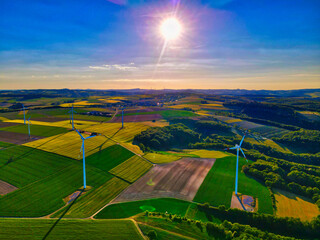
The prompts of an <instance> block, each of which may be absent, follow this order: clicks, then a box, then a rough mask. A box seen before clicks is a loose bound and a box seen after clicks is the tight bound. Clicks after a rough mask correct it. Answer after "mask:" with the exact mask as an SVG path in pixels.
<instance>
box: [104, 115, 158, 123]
mask: <svg viewBox="0 0 320 240" xmlns="http://www.w3.org/2000/svg"><path fill="white" fill-rule="evenodd" d="M161 118H162V116H161V115H160V114H142V115H128V116H123V119H124V122H143V121H152V120H159V119H161ZM121 121H122V117H121V116H118V117H115V118H113V119H112V121H110V122H116V123H120V122H121Z"/></svg>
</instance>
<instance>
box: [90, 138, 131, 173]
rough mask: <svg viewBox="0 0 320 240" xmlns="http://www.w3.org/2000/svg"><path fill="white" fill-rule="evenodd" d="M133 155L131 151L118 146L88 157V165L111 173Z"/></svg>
mask: <svg viewBox="0 0 320 240" xmlns="http://www.w3.org/2000/svg"><path fill="white" fill-rule="evenodd" d="M133 155H134V154H133V153H132V152H130V151H129V150H127V149H125V148H123V147H121V146H120V145H118V144H116V145H113V146H111V147H108V148H106V149H104V150H102V151H99V152H97V153H95V154H93V155H91V156H89V157H87V158H86V163H87V164H88V165H91V166H94V167H96V168H99V169H101V170H103V171H109V170H111V169H112V168H114V167H116V166H117V165H119V164H120V163H122V162H124V161H125V160H127V159H128V158H130V157H132V156H133Z"/></svg>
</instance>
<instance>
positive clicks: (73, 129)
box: [69, 104, 76, 130]
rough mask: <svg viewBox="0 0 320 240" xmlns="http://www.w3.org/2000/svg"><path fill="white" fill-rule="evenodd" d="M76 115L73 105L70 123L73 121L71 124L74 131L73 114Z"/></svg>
mask: <svg viewBox="0 0 320 240" xmlns="http://www.w3.org/2000/svg"><path fill="white" fill-rule="evenodd" d="M74 112H75V113H76V111H75V110H73V104H72V107H71V110H70V111H69V113H70V115H71V116H70V121H71V124H72V130H74V123H73V113H74Z"/></svg>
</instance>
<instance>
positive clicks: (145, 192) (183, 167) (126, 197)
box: [115, 158, 215, 202]
mask: <svg viewBox="0 0 320 240" xmlns="http://www.w3.org/2000/svg"><path fill="white" fill-rule="evenodd" d="M214 162H215V159H211V158H201V159H200V158H184V159H182V160H179V161H176V162H172V163H168V164H162V165H156V166H155V167H153V168H152V169H151V170H150V171H149V172H148V173H147V174H145V175H144V176H143V177H142V178H140V179H139V180H138V181H136V182H135V183H134V184H132V185H131V186H130V187H129V188H127V189H126V190H125V191H124V192H122V193H121V194H120V196H119V197H118V198H117V199H115V202H126V201H132V200H143V199H150V198H161V197H174V198H179V199H184V200H189V201H191V200H192V199H193V198H194V196H195V195H196V193H197V191H198V188H199V187H200V185H201V184H202V182H203V180H204V178H205V177H206V175H207V173H208V172H209V170H210V169H211V167H212V165H213V164H214Z"/></svg>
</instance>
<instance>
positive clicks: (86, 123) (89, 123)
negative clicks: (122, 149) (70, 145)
mask: <svg viewBox="0 0 320 240" xmlns="http://www.w3.org/2000/svg"><path fill="white" fill-rule="evenodd" d="M4 122H10V123H20V124H23V123H24V121H23V119H14V120H5V121H4ZM32 124H35V125H42V126H49V127H62V128H68V129H71V128H72V125H71V123H70V121H69V120H63V121H57V122H46V121H36V120H33V121H32ZM96 124H98V123H97V122H94V121H83V120H74V127H75V128H77V129H80V130H81V129H85V128H87V127H89V126H92V125H96Z"/></svg>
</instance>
